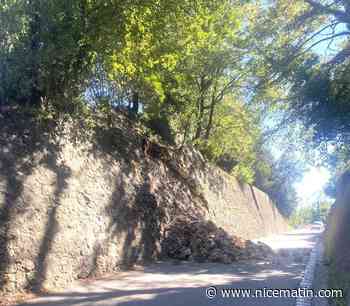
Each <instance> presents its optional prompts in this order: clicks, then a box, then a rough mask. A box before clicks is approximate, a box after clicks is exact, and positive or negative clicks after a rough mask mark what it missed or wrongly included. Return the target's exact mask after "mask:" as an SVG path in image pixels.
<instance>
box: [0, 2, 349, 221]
mask: <svg viewBox="0 0 350 306" xmlns="http://www.w3.org/2000/svg"><path fill="white" fill-rule="evenodd" d="M347 12H348V6H347V3H346V1H345V0H344V1H335V2H334V3H333V4H327V3H321V2H320V3H319V2H316V1H313V0H298V1H293V2H291V1H284V0H279V1H268V3H266V1H262V2H261V3H260V2H259V1H239V0H237V1H235V0H218V1H207V0H195V1H192V0H191V1H189V0H181V1H179V0H176V1H175V0H167V1H163V0H150V1H143V0H137V1H135V0H133V1H112V0H108V1H106V0H103V1H102V0H82V1H76V0H65V1H54V0H49V1H43V0H29V1H27V0H17V1H14V0H6V1H2V2H1V4H0V105H18V106H20V108H27V107H32V108H37V109H43V108H45V109H48V108H49V109H50V110H52V111H54V112H56V113H66V114H72V113H74V114H78V115H79V114H80V116H84V115H85V114H86V112H92V111H95V110H96V109H98V108H103V110H104V111H106V112H108V111H112V109H116V108H119V109H125V110H127V111H128V112H129V114H130V116H131V117H132V118H134V119H135V120H143V122H145V123H146V125H147V126H149V127H150V128H151V129H152V130H153V132H154V133H156V134H159V135H161V136H162V138H163V141H166V142H168V143H170V144H191V145H195V146H197V147H198V148H199V149H200V150H201V151H202V152H203V153H204V154H205V155H206V157H207V158H208V159H209V160H211V161H212V162H214V163H216V164H217V165H219V166H220V167H222V168H223V169H225V170H226V171H228V172H230V173H232V174H234V175H236V176H237V177H238V178H239V179H241V180H242V181H245V182H248V183H255V184H256V185H258V186H259V187H260V188H261V189H263V190H264V191H266V192H268V193H269V194H270V195H271V196H272V197H273V199H274V200H275V201H276V203H277V204H278V205H279V206H280V208H281V210H282V211H283V212H284V213H285V214H286V215H288V214H290V213H291V211H292V207H293V206H294V205H295V203H296V201H297V199H296V195H295V192H294V191H293V188H292V183H293V182H292V178H295V177H297V176H298V171H297V170H298V167H297V166H296V165H295V163H293V162H292V159H291V158H290V157H288V156H287V155H286V154H283V155H282V156H281V158H280V159H279V160H276V159H275V158H274V157H273V156H272V154H271V153H270V152H269V150H268V148H267V147H268V146H267V145H266V130H265V129H264V128H263V123H264V120H265V119H264V118H265V115H266V113H271V112H273V111H276V110H277V111H283V112H286V113H288V114H289V115H290V116H292V117H290V118H297V120H303V121H304V122H305V125H306V126H311V125H312V126H313V127H314V125H315V120H317V124H318V126H317V125H316V134H315V135H316V136H315V137H317V138H318V139H320V140H322V141H323V139H324V137H328V136H329V137H332V139H337V140H338V139H340V138H344V137H345V136H346V135H347V134H346V133H343V130H344V129H346V128H347V122H346V120H345V117H344V116H343V113H344V111H347V109H346V107H347V106H346V105H345V104H346V103H345V102H344V101H345V100H346V92H347V91H344V88H347V83H346V74H347V51H346V50H347V46H346V45H345V47H344V48H343V49H342V50H341V51H340V52H339V53H338V54H336V55H334V57H333V58H332V59H330V60H329V62H328V63H326V64H320V61H319V59H318V57H317V56H316V55H315V54H314V52H313V49H312V48H313V46H314V45H316V44H317V43H322V41H324V40H325V38H323V37H322V38H321V39H320V36H319V34H320V33H321V34H323V33H324V32H323V31H328V32H327V36H326V37H327V40H329V41H330V42H331V41H332V39H335V38H336V37H343V36H344V37H345V36H346V35H347V30H345V31H341V32H339V31H337V27H338V26H339V24H345V25H346V26H347V23H348V18H347ZM315 39H316V40H317V39H318V40H319V41H315ZM330 63H332V64H330ZM334 67H335V68H334ZM335 80H336V81H335ZM339 80H342V81H344V82H339ZM335 84H336V85H335ZM317 87H321V90H319V88H317ZM325 94H327V95H328V97H332V101H331V102H330V100H329V101H328V100H327V101H326V102H324V101H323V100H322V101H321V100H320V101H319V103H318V102H317V103H315V101H316V100H315V99H316V98H317V95H318V96H320V99H324V97H325ZM334 101H337V102H336V103H337V105H338V106H337V107H338V108H335V109H334V108H333V104H334V103H335V102H334ZM327 103H328V104H327ZM329 103H331V105H330V107H331V108H332V111H334V112H336V113H337V114H334V115H335V116H333V117H332V118H333V119H332V120H334V122H336V123H337V124H336V125H335V124H333V123H334V122H330V121H329V120H327V116H328V115H327V114H328V113H329V109H327V105H329ZM321 104H322V107H320V105H321ZM82 110H84V111H82ZM323 115H324V116H325V117H324V119H322V116H323ZM293 116H294V117H293ZM290 118H289V121H288V122H286V123H284V124H282V127H286V126H287V127H289V128H290V125H288V124H289V123H290V120H291V119H290ZM292 120H294V119H292ZM327 125H332V128H329V127H328V126H327ZM278 129H280V127H278ZM324 130H326V131H327V135H324V133H323V131H324ZM267 134H269V133H267ZM340 134H341V135H342V136H341V137H340V138H339V135H340ZM335 135H336V137H335ZM322 137H323V138H322ZM342 143H345V141H342Z"/></svg>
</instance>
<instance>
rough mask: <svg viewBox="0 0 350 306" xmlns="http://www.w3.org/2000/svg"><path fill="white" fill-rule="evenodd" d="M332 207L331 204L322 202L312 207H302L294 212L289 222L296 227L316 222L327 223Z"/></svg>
mask: <svg viewBox="0 0 350 306" xmlns="http://www.w3.org/2000/svg"><path fill="white" fill-rule="evenodd" d="M331 206H332V203H331V202H329V201H321V202H317V203H314V204H313V205H312V206H306V207H300V208H298V209H297V210H295V211H294V213H293V214H292V215H291V217H290V219H289V221H290V223H291V225H293V226H295V227H297V226H300V225H305V224H311V223H312V222H314V221H322V222H324V223H326V221H327V216H328V213H329V210H330V208H331Z"/></svg>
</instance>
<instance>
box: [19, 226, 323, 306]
mask: <svg viewBox="0 0 350 306" xmlns="http://www.w3.org/2000/svg"><path fill="white" fill-rule="evenodd" d="M318 235H319V232H317V231H311V230H300V231H295V232H291V233H288V234H285V235H279V236H274V237H269V238H266V239H263V241H264V242H265V243H267V244H269V245H270V246H271V247H272V248H273V249H275V250H276V252H277V253H278V254H279V256H276V258H274V259H272V260H265V261H246V262H238V263H235V264H231V265H225V264H198V263H182V264H174V263H169V262H166V263H157V264H154V265H150V266H147V267H145V268H139V269H135V270H133V271H128V272H120V273H118V274H116V275H113V276H109V277H106V278H103V279H99V280H95V281H88V282H87V281H85V282H79V283H76V284H75V285H74V286H72V288H70V289H67V290H65V291H63V292H60V293H57V294H50V295H47V296H45V297H42V298H38V299H35V300H32V301H30V302H27V303H25V304H21V306H24V305H26V306H28V305H37V306H62V305H67V306H92V305H100V306H116V305H118V306H197V305H198V306H206V305H264V306H284V305H290V306H294V305H295V301H296V300H295V299H294V298H286V297H284V298H276V297H275V298H273V297H266V298H252V297H251V298H247V297H240V298H237V297H235V298H234V297H232V296H231V297H229V298H224V297H222V295H221V289H223V288H225V289H228V288H245V289H252V290H255V289H257V288H260V289H262V290H264V289H263V288H266V289H265V293H266V292H267V291H266V290H267V289H278V288H280V289H285V288H289V289H294V288H297V287H298V284H299V283H300V281H301V277H302V275H303V271H304V268H305V263H306V262H307V259H308V254H309V252H310V250H311V249H312V247H313V246H314V244H315V241H316V238H317V236H318ZM211 286H214V287H215V288H216V293H217V295H216V297H214V298H212V299H209V298H208V297H207V296H206V289H207V288H208V287H211ZM213 290H214V289H213ZM213 290H212V291H211V292H210V293H213ZM214 291H215V290H214ZM253 292H254V291H253ZM236 294H237V292H236ZM269 294H270V293H269Z"/></svg>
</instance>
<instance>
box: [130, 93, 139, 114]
mask: <svg viewBox="0 0 350 306" xmlns="http://www.w3.org/2000/svg"><path fill="white" fill-rule="evenodd" d="M139 104H140V103H139V94H138V92H136V91H134V92H133V94H132V108H131V112H132V113H133V114H138V112H139Z"/></svg>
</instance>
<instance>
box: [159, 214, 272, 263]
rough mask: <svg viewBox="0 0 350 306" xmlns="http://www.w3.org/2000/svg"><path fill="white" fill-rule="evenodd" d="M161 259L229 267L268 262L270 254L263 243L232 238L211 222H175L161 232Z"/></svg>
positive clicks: (268, 248) (183, 219) (184, 219)
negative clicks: (238, 263)
mask: <svg viewBox="0 0 350 306" xmlns="http://www.w3.org/2000/svg"><path fill="white" fill-rule="evenodd" d="M162 255H163V257H165V258H170V259H176V260H189V261H197V262H220V263H226V264H229V263H232V262H234V261H237V260H242V259H269V258H271V257H272V256H273V255H274V252H273V251H272V249H271V248H270V247H269V246H267V245H266V244H264V243H261V242H259V243H254V242H252V241H250V240H244V239H242V238H239V237H237V236H232V235H230V234H228V233H227V232H226V231H225V230H223V229H222V228H220V227H217V226H216V225H215V224H214V223H213V222H211V221H206V220H189V219H187V218H177V219H176V220H174V221H173V222H172V223H171V224H170V225H169V226H168V227H167V228H166V229H165V234H164V239H163V241H162Z"/></svg>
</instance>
